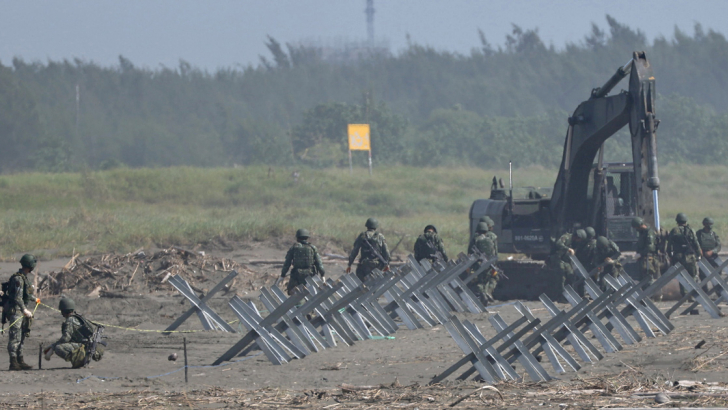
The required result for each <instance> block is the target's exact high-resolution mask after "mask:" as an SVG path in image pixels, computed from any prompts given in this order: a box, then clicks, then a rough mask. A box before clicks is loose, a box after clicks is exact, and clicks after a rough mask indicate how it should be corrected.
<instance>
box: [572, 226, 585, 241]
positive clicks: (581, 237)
mask: <svg viewBox="0 0 728 410" xmlns="http://www.w3.org/2000/svg"><path fill="white" fill-rule="evenodd" d="M574 236H575V237H576V238H575V239H579V240H582V241H583V240H584V239H586V231H585V230H583V229H577V230H576V232H575V233H574Z"/></svg>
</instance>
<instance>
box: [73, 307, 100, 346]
mask: <svg viewBox="0 0 728 410" xmlns="http://www.w3.org/2000/svg"><path fill="white" fill-rule="evenodd" d="M73 317H75V318H76V319H78V321H79V322H81V327H80V328H78V330H77V332H78V334H79V335H80V336H81V338H83V339H84V340H89V339H91V337H92V336H93V335H94V333H95V332H96V329H97V328H98V325H96V324H95V323H93V322H92V321H90V320H88V319H86V318H85V317H83V316H81V315H79V314H78V313H74V314H73Z"/></svg>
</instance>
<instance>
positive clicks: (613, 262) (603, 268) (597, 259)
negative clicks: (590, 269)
mask: <svg viewBox="0 0 728 410" xmlns="http://www.w3.org/2000/svg"><path fill="white" fill-rule="evenodd" d="M620 256H622V252H620V251H619V246H617V244H616V243H614V241H612V240H610V239H607V238H606V237H604V236H600V237H597V247H596V250H595V251H594V258H593V259H592V264H593V265H594V266H595V267H599V278H598V280H599V285H600V286H601V288H602V290H606V289H608V288H609V285H608V284H607V282H606V281H605V280H604V276H606V275H612V276H614V277H617V276H619V275H620V274H621V273H622V264H621V263H620V262H619V257H620Z"/></svg>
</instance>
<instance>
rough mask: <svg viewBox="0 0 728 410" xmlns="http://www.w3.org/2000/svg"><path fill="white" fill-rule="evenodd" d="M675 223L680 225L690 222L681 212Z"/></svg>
mask: <svg viewBox="0 0 728 410" xmlns="http://www.w3.org/2000/svg"><path fill="white" fill-rule="evenodd" d="M675 221H676V222H677V223H679V224H684V223H687V222H688V216H687V215H685V214H684V213H682V212H680V213H679V214H677V216H675Z"/></svg>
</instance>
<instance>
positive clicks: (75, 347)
mask: <svg viewBox="0 0 728 410" xmlns="http://www.w3.org/2000/svg"><path fill="white" fill-rule="evenodd" d="M58 310H60V311H61V315H63V317H64V318H65V319H66V320H64V321H63V325H62V326H61V338H60V339H58V340H57V341H56V342H55V343H53V344H52V345H50V346H48V348H47V349H46V350H45V359H46V360H51V357H53V353H55V354H57V355H58V356H60V357H61V358H62V359H63V360H65V361H67V362H71V366H72V367H73V368H74V369H78V368H80V367H83V366H84V365H85V364H86V354H87V349H89V348H90V347H91V346H90V343H91V340H90V339H91V336H93V334H94V332H95V331H96V328H97V325H95V324H94V323H92V322H91V321H90V320H88V319H86V318H84V317H83V316H81V315H79V314H78V313H76V303H75V302H74V301H73V299H71V298H69V297H66V296H63V297H62V298H61V301H60V302H59V303H58ZM103 346H105V342H100V344H99V345H97V346H96V351H95V352H94V354H93V357H91V358H92V359H93V360H95V361H97V362H98V361H99V360H101V357H102V356H103V355H104V347H103Z"/></svg>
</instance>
